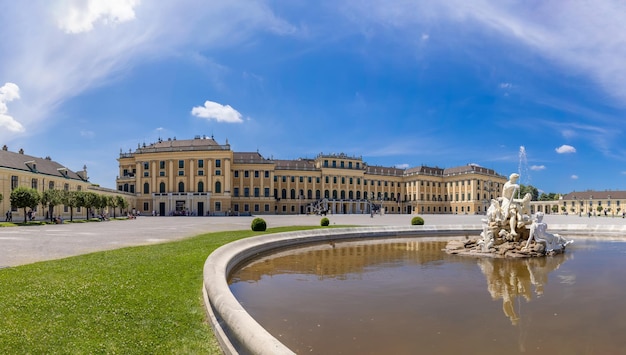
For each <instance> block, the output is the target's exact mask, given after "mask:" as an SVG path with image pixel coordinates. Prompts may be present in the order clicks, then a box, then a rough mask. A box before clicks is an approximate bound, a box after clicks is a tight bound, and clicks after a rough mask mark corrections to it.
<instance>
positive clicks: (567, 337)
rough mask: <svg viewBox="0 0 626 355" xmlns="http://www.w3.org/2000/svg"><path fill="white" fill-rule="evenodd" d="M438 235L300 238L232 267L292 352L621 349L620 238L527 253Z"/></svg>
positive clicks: (241, 288)
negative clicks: (462, 249)
mask: <svg viewBox="0 0 626 355" xmlns="http://www.w3.org/2000/svg"><path fill="white" fill-rule="evenodd" d="M447 240H448V239H445V240H444V239H430V238H429V239H424V238H402V239H389V240H359V241H344V242H332V243H323V244H317V245H313V246H311V245H309V246H304V247H300V248H296V249H290V250H286V251H279V252H277V253H274V254H271V255H266V256H262V257H260V258H257V259H255V260H253V261H252V262H250V263H248V264H246V265H245V266H243V267H242V268H240V269H238V270H237V271H236V272H234V273H232V276H231V279H230V288H231V290H232V292H233V294H234V295H235V297H236V298H237V299H238V301H239V302H240V303H241V304H242V305H243V307H244V308H245V310H246V311H247V312H248V313H249V314H250V315H251V316H252V317H253V318H254V319H255V320H256V321H258V322H259V324H260V325H261V326H263V327H264V328H265V329H267V331H269V333H271V334H272V335H273V336H274V337H276V338H277V339H279V340H280V341H281V342H282V343H283V344H285V345H286V346H287V347H288V348H289V349H291V350H292V351H294V352H296V353H317V354H415V353H439V354H443V353H455V354H456V353H476V354H502V353H509V354H510V353H524V352H530V353H545V354H554V353H568V354H573V353H589V354H592V353H593V354H599V353H603V354H609V353H613V354H614V353H624V352H625V351H626V340H624V338H623V336H622V335H623V334H625V333H626V322H624V321H623V319H624V316H626V311H624V310H623V308H622V302H623V300H624V299H625V298H626V274H625V273H623V272H621V271H620V270H622V269H624V267H626V258H625V256H626V243H624V242H621V241H598V240H589V239H577V240H576V243H574V244H573V245H572V246H571V247H570V248H568V251H567V252H566V253H564V254H559V255H555V256H551V257H542V258H530V259H495V258H467V257H460V256H455V255H448V254H446V253H445V252H443V251H442V249H444V248H445V245H446V242H447Z"/></svg>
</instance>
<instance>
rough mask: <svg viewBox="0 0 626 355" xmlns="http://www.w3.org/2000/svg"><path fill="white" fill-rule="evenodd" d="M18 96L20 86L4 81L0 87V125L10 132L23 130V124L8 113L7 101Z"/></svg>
mask: <svg viewBox="0 0 626 355" xmlns="http://www.w3.org/2000/svg"><path fill="white" fill-rule="evenodd" d="M19 98H20V88H19V86H17V84H14V83H5V84H4V85H3V86H2V87H0V127H4V128H5V129H7V130H8V131H10V132H24V126H22V124H21V123H19V122H18V121H17V120H15V118H13V117H11V116H9V115H8V112H9V108H8V107H7V102H11V101H13V100H15V99H19Z"/></svg>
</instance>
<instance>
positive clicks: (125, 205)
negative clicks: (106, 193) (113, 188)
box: [115, 196, 128, 215]
mask: <svg viewBox="0 0 626 355" xmlns="http://www.w3.org/2000/svg"><path fill="white" fill-rule="evenodd" d="M115 199H116V200H117V207H119V208H120V215H121V214H122V211H123V210H125V209H126V208H128V201H126V199H125V198H123V197H122V196H115Z"/></svg>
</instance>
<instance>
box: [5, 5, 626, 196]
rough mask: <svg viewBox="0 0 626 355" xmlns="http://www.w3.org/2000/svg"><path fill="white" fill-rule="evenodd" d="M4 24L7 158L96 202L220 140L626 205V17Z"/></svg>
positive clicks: (75, 14) (337, 13) (155, 16)
mask: <svg viewBox="0 0 626 355" xmlns="http://www.w3.org/2000/svg"><path fill="white" fill-rule="evenodd" d="M0 23H2V24H3V25H2V30H0V144H6V145H7V146H8V147H9V149H10V150H11V151H17V150H19V149H20V148H23V149H24V150H25V153H26V154H29V155H34V156H39V157H45V156H50V157H52V159H54V160H56V161H58V162H60V163H61V164H64V165H66V166H67V167H69V168H70V169H72V170H75V171H76V170H80V169H82V167H83V165H86V166H87V169H88V172H89V176H90V180H91V181H92V182H94V183H98V184H100V185H101V186H105V187H111V188H115V178H116V176H117V174H118V165H117V160H116V158H117V157H118V156H119V152H120V149H121V150H123V151H124V152H127V151H128V150H129V149H130V150H134V149H136V148H137V145H138V144H142V143H144V142H145V143H152V142H154V141H156V140H157V139H158V138H159V137H161V138H165V139H166V138H174V137H176V138H177V139H191V138H193V137H194V136H196V135H207V136H211V135H212V136H214V138H215V139H216V140H217V141H218V142H219V143H224V142H225V141H226V140H228V142H229V143H230V144H231V147H232V149H233V150H235V151H257V150H258V151H259V152H260V153H261V154H262V155H263V156H265V157H273V158H276V159H296V158H299V157H306V158H313V157H315V156H316V155H317V154H319V153H346V154H348V155H356V156H362V158H363V160H364V161H365V162H367V163H368V164H370V165H384V166H399V167H415V166H419V165H422V164H425V165H431V166H439V167H444V168H445V167H454V166H459V165H466V164H469V163H474V164H478V165H481V166H485V167H489V168H493V169H495V170H496V171H497V172H499V173H501V174H503V175H508V174H510V173H512V172H516V171H518V170H521V173H522V177H521V183H523V184H531V185H533V186H535V187H537V188H538V189H539V190H541V191H545V192H559V193H567V192H571V191H583V190H587V189H596V190H605V189H612V190H626V147H625V143H624V142H626V136H625V133H624V128H623V127H625V125H626V120H625V119H624V116H625V114H626V65H624V59H625V58H626V3H624V2H622V1H608V0H598V1H593V2H591V1H583V0H580V1H578V0H570V1H560V0H559V1H495V0H494V1H486V0H473V1H465V0H437V1H428V0H419V1H418V0H415V1H413V0H398V1H390V0H386V1H385V0H381V1H373V0H372V1H367V0H364V1H356V0H355V1H351V0H345V1H342V0H337V1H303V0H302V1H301V0H283V1H262V0H258V1H249V0H245V1H239V0H227V1H219V0H215V1H201V0H175V1H174V0H158V1H157V0H153V1H149V0H108V1H98V0H82V1H78V0H58V1H48V0H29V1H3V2H1V3H0ZM520 147H524V151H525V157H526V160H525V161H524V162H523V163H520V150H521V149H520Z"/></svg>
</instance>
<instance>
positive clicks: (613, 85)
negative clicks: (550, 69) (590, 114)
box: [343, 0, 626, 104]
mask: <svg viewBox="0 0 626 355" xmlns="http://www.w3.org/2000/svg"><path fill="white" fill-rule="evenodd" d="M348 4H349V5H348V6H344V9H343V11H344V13H345V14H346V16H347V17H349V18H350V19H351V20H353V21H355V22H357V23H360V24H361V27H363V28H368V26H367V25H368V24H371V23H380V24H382V25H383V26H392V27H396V28H399V29H401V30H406V31H409V32H412V31H414V29H415V27H426V28H428V27H431V26H433V25H437V26H438V27H441V26H446V25H450V26H449V28H453V29H454V31H455V33H456V32H457V31H459V27H462V28H464V29H465V30H466V31H467V32H468V33H469V32H470V31H471V30H473V29H474V28H478V31H481V32H484V31H485V30H487V31H491V32H492V33H493V34H496V35H500V36H502V37H503V38H505V39H507V40H512V41H515V42H517V43H518V44H521V45H524V46H526V47H527V48H528V49H529V50H530V51H533V52H535V53H536V54H538V55H540V56H543V57H545V58H547V59H549V60H550V61H553V62H555V63H558V64H561V65H562V66H563V67H564V70H566V71H572V70H573V71H575V72H577V73H579V74H583V75H587V76H588V77H590V78H592V79H593V80H595V81H596V82H597V83H599V84H600V85H601V86H602V87H603V89H604V90H605V91H606V92H607V93H608V94H610V95H613V96H614V97H615V98H617V99H618V100H616V102H617V103H618V104H621V101H620V100H623V99H625V98H626V67H625V66H624V65H623V58H624V57H626V18H625V17H624V14H625V13H626V2H622V1H617V0H596V1H587V0H570V1H542V2H534V3H533V6H526V5H527V4H526V3H523V2H519V1H489V0H476V1H467V0H441V1H417V0H413V1H412V0H404V1H395V2H389V1H387V0H372V1H364V2H359V1H350V2H348ZM557 13H558V14H559V16H558V17H555V16H554V14H557ZM446 22H448V23H449V24H446V25H442V24H444V23H446ZM472 27H474V28H472Z"/></svg>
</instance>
